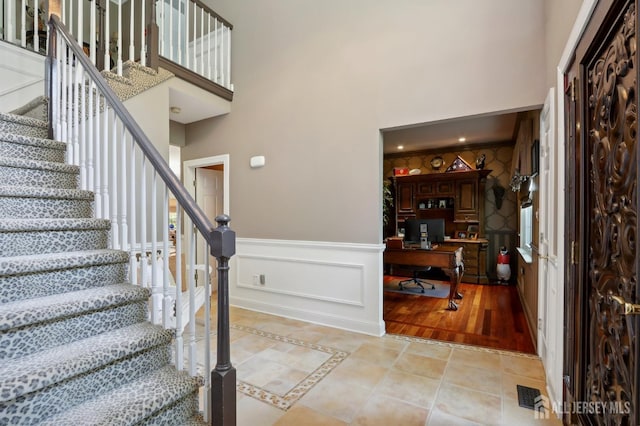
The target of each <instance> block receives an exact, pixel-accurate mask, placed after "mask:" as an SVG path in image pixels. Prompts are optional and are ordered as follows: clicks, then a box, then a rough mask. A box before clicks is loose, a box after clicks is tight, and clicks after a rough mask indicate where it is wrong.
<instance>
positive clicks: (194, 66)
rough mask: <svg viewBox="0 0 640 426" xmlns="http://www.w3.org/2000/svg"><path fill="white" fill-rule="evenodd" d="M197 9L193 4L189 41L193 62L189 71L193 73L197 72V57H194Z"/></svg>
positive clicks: (195, 53) (196, 39) (196, 35)
mask: <svg viewBox="0 0 640 426" xmlns="http://www.w3.org/2000/svg"><path fill="white" fill-rule="evenodd" d="M197 7H198V6H197V5H196V4H195V3H193V28H192V34H191V36H192V38H191V40H193V41H192V42H191V47H192V53H191V54H192V55H193V62H192V65H191V69H192V70H193V71H195V72H198V59H197V56H196V55H197V52H198V50H197V47H198V46H197V44H196V43H197V42H198V33H197V30H198V28H197V27H198V9H197Z"/></svg>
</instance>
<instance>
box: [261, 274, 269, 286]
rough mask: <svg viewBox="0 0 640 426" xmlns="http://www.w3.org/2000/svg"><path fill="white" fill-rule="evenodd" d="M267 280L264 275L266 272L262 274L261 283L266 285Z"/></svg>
mask: <svg viewBox="0 0 640 426" xmlns="http://www.w3.org/2000/svg"><path fill="white" fill-rule="evenodd" d="M266 282H267V278H266V277H265V276H264V274H260V284H262V285H265V283H266Z"/></svg>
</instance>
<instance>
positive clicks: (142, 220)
mask: <svg viewBox="0 0 640 426" xmlns="http://www.w3.org/2000/svg"><path fill="white" fill-rule="evenodd" d="M140 156H141V157H142V168H141V169H140V173H141V174H140V181H141V182H142V185H140V200H139V202H140V216H139V220H138V223H139V224H140V250H141V252H142V259H143V260H144V262H146V261H147V158H146V157H145V155H144V153H141V154H140ZM144 262H143V263H144ZM145 264H146V263H145ZM148 280H149V278H148V277H147V269H146V268H143V269H142V280H141V281H142V285H143V286H144V287H146V286H147V285H148V283H149V281H148Z"/></svg>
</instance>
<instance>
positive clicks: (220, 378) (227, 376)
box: [210, 215, 236, 426]
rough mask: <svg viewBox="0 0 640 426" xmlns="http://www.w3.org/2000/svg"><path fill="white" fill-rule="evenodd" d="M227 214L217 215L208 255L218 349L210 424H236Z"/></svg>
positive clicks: (231, 240) (231, 239)
mask: <svg viewBox="0 0 640 426" xmlns="http://www.w3.org/2000/svg"><path fill="white" fill-rule="evenodd" d="M229 221H230V218H229V216H227V215H220V216H218V217H216V222H218V227H217V228H216V229H214V230H213V233H212V234H213V244H212V245H211V255H212V256H215V257H216V259H217V260H218V353H217V362H216V368H215V369H214V370H213V371H212V372H211V416H210V419H211V424H213V425H216V426H235V425H236V369H235V368H234V367H233V365H231V349H230V335H229V259H230V258H231V256H233V255H234V254H235V252H236V233H235V232H234V231H232V230H231V229H230V228H229V226H228V224H229Z"/></svg>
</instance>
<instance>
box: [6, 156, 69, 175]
mask: <svg viewBox="0 0 640 426" xmlns="http://www.w3.org/2000/svg"><path fill="white" fill-rule="evenodd" d="M0 166H4V167H13V168H19V169H32V170H43V171H49V172H57V173H69V174H79V173H80V167H78V166H74V165H71V164H65V163H56V162H53V161H39V160H28V159H24V158H9V157H0Z"/></svg>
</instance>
